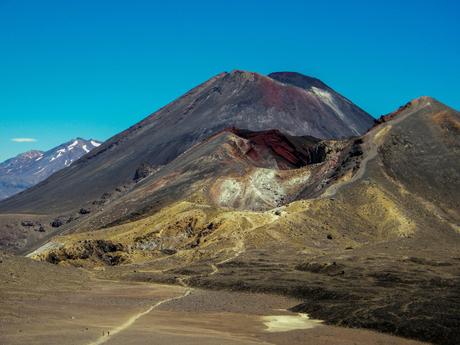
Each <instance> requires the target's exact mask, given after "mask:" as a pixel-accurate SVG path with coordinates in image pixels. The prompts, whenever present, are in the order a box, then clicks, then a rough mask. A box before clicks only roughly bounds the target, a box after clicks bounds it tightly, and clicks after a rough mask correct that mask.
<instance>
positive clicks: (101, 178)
mask: <svg viewBox="0 0 460 345" xmlns="http://www.w3.org/2000/svg"><path fill="white" fill-rule="evenodd" d="M272 77H273V78H272ZM272 77H267V76H263V75H260V74H257V73H253V72H245V71H233V72H230V73H227V72H225V73H221V74H219V75H217V76H215V77H213V78H211V79H209V80H208V81H206V82H205V83H203V84H201V85H199V86H197V87H195V88H194V89H192V90H191V91H189V92H187V93H186V94H185V95H183V96H182V97H180V98H178V99H177V100H175V101H174V102H172V103H170V104H168V105H167V106H165V107H163V108H161V109H160V110H158V111H157V112H155V113H153V114H152V115H150V116H148V117H147V118H146V119H144V120H143V121H141V122H139V123H138V124H136V125H134V126H132V127H131V128H129V129H127V130H125V131H124V132H122V133H120V134H118V135H116V136H114V137H112V138H111V139H109V140H108V141H107V142H105V143H104V144H102V145H101V146H100V147H98V148H97V149H96V150H94V151H93V152H91V153H90V154H88V155H87V156H85V157H84V159H82V160H80V161H78V162H76V163H75V164H73V165H72V166H71V167H70V168H69V169H66V170H64V171H62V172H61V173H59V174H58V175H55V176H53V177H52V178H51V179H49V180H48V181H47V183H46V184H41V185H40V186H37V187H36V188H33V189H32V190H30V191H28V192H26V193H23V194H21V195H20V196H17V197H16V198H13V199H10V200H9V201H8V202H7V203H3V204H2V205H0V209H1V210H6V209H8V210H9V211H12V209H14V210H16V211H20V212H23V211H26V210H28V211H31V210H33V211H40V212H44V211H49V209H48V207H52V208H53V210H54V211H56V212H66V211H69V210H71V209H73V208H74V207H77V205H81V204H83V203H86V202H88V201H89V200H96V199H98V198H99V197H100V196H101V195H102V194H104V193H108V192H111V191H113V190H114V189H116V188H117V187H119V186H123V185H125V184H127V183H129V182H132V180H133V176H134V175H135V174H136V171H138V169H139V168H140V167H141V166H145V164H148V165H149V166H151V167H153V168H155V167H159V166H163V165H165V164H167V163H169V162H171V161H172V160H174V159H175V158H177V157H178V156H179V155H180V154H182V153H184V152H185V151H186V150H188V149H189V148H191V147H192V146H193V145H195V144H197V143H199V142H201V141H203V140H204V139H206V138H208V137H210V136H211V135H213V134H215V133H217V132H219V131H221V130H223V129H225V128H228V127H236V128H241V129H246V130H252V131H264V130H270V129H278V130H279V131H281V132H283V133H286V134H288V135H294V136H304V135H310V136H314V137H317V138H342V137H349V136H356V135H360V134H363V133H364V132H366V131H367V130H368V129H369V128H370V127H371V126H372V125H373V123H374V120H373V118H372V117H371V116H370V115H369V114H367V113H366V112H364V111H363V110H361V109H360V108H359V107H357V106H355V105H353V104H352V103H351V102H350V101H348V100H347V99H345V98H344V97H342V96H340V95H339V94H338V93H336V92H334V91H333V90H332V89H330V88H329V87H327V86H326V85H325V84H323V83H321V82H320V81H319V80H317V79H312V78H309V77H305V76H302V75H300V74H292V73H288V74H287V73H275V74H272ZM101 167H104V168H103V169H101ZM44 195H46V196H47V197H46V200H43V196H44ZM58 200H59V201H58ZM28 211H26V212H28Z"/></svg>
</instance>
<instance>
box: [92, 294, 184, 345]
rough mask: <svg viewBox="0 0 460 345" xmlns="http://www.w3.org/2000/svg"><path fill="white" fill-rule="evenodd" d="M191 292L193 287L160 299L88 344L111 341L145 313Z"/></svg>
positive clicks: (95, 344) (94, 344) (93, 344)
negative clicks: (177, 294) (174, 295)
mask: <svg viewBox="0 0 460 345" xmlns="http://www.w3.org/2000/svg"><path fill="white" fill-rule="evenodd" d="M190 293H191V289H188V290H186V291H185V293H184V294H183V295H181V296H177V297H171V298H167V299H164V300H162V301H159V302H158V303H156V304H154V305H152V306H151V307H150V308H148V309H147V310H145V311H143V312H141V313H138V314H135V315H133V316H131V317H130V318H129V319H128V320H126V321H125V322H124V323H122V324H121V325H120V326H118V327H115V328H113V329H111V330H110V331H109V332H108V333H107V335H105V336H101V337H99V338H98V339H97V340H95V341H92V342H90V343H88V345H100V344H104V343H106V342H107V341H109V340H110V339H111V338H112V337H114V336H115V335H117V334H118V333H120V332H123V331H124V330H126V329H127V328H129V327H130V326H131V325H132V324H133V323H135V322H136V321H137V320H138V319H140V318H141V317H142V316H144V315H147V314H148V313H150V312H151V311H152V310H155V309H157V308H158V307H159V306H161V305H162V304H165V303H168V302H171V301H175V300H178V299H182V298H184V297H187V296H188V295H190Z"/></svg>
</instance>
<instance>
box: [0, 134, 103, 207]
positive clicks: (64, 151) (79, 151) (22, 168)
mask: <svg viewBox="0 0 460 345" xmlns="http://www.w3.org/2000/svg"><path fill="white" fill-rule="evenodd" d="M100 145H101V142H99V141H97V140H86V139H82V138H77V139H73V140H70V141H68V142H66V143H64V144H62V145H59V146H57V147H55V148H53V149H51V150H49V151H46V152H43V151H37V150H33V151H28V152H25V153H22V154H20V155H18V156H16V157H14V158H11V159H8V160H7V161H5V162H3V163H0V200H1V199H5V198H8V197H10V196H12V195H14V194H16V193H19V192H21V191H23V190H25V189H27V188H30V187H32V186H34V185H35V184H37V183H39V182H41V181H43V180H45V179H46V178H47V177H49V176H50V175H52V174H53V173H55V172H56V171H59V170H61V169H63V168H65V167H67V166H69V165H71V164H72V163H73V162H75V161H76V160H78V159H79V158H80V157H82V156H83V155H85V154H87V153H88V152H90V151H91V150H92V149H94V148H96V147H98V146H100Z"/></svg>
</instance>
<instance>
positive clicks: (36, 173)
mask: <svg viewBox="0 0 460 345" xmlns="http://www.w3.org/2000/svg"><path fill="white" fill-rule="evenodd" d="M43 170H45V168H41V169H40V170H38V171H37V172H34V175H38V174H40V173H41V172H42V171H43Z"/></svg>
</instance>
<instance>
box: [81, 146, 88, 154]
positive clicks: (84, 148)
mask: <svg viewBox="0 0 460 345" xmlns="http://www.w3.org/2000/svg"><path fill="white" fill-rule="evenodd" d="M82 148H83V150H85V152H86V153H88V152H89V150H88V148H87V147H86V145H83V147H82Z"/></svg>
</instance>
